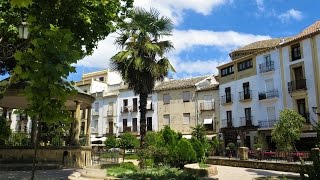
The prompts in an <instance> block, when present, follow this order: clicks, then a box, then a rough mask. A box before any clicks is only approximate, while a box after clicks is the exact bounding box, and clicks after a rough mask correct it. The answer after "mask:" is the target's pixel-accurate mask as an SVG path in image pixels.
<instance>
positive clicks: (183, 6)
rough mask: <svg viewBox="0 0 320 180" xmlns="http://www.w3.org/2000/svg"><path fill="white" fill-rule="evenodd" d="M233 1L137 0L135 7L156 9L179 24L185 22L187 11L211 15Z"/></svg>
mask: <svg viewBox="0 0 320 180" xmlns="http://www.w3.org/2000/svg"><path fill="white" fill-rule="evenodd" d="M228 2H230V3H231V2H232V0H136V1H134V6H136V7H143V8H145V9H149V8H151V7H152V8H156V9H157V10H158V11H159V12H160V13H161V14H162V15H165V16H167V17H169V18H171V20H172V21H173V22H174V24H179V23H181V22H182V21H183V15H184V11H185V10H192V11H194V12H196V13H199V14H202V15H209V14H210V13H211V11H212V10H213V9H214V8H216V7H218V6H221V5H224V4H226V3H228Z"/></svg>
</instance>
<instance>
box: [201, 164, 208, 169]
mask: <svg viewBox="0 0 320 180" xmlns="http://www.w3.org/2000/svg"><path fill="white" fill-rule="evenodd" d="M199 167H200V168H202V169H205V168H207V167H209V165H208V164H204V163H199Z"/></svg>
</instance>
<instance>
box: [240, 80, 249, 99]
mask: <svg viewBox="0 0 320 180" xmlns="http://www.w3.org/2000/svg"><path fill="white" fill-rule="evenodd" d="M242 86H243V99H250V98H251V97H250V84H249V82H245V83H243V84H242Z"/></svg>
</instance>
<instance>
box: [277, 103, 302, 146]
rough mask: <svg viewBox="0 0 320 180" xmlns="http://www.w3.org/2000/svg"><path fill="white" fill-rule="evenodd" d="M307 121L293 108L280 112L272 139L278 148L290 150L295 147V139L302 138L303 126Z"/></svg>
mask: <svg viewBox="0 0 320 180" xmlns="http://www.w3.org/2000/svg"><path fill="white" fill-rule="evenodd" d="M305 122H306V120H305V118H303V117H302V116H301V115H300V114H299V113H297V112H296V111H294V110H291V109H284V110H282V111H281V112H280V118H279V121H278V122H277V123H276V124H275V127H274V129H273V130H272V132H271V136H272V140H273V141H274V142H275V143H276V145H277V148H278V149H284V150H287V151H290V150H292V149H294V150H296V148H295V144H294V143H295V141H296V140H299V139H300V134H301V128H302V127H303V124H304V123H305Z"/></svg>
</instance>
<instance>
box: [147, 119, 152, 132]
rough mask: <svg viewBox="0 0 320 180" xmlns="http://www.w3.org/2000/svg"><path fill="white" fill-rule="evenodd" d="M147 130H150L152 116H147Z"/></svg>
mask: <svg viewBox="0 0 320 180" xmlns="http://www.w3.org/2000/svg"><path fill="white" fill-rule="evenodd" d="M147 131H152V117H147Z"/></svg>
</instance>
